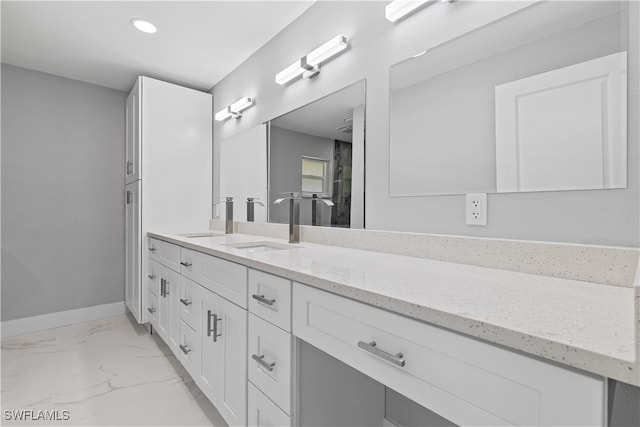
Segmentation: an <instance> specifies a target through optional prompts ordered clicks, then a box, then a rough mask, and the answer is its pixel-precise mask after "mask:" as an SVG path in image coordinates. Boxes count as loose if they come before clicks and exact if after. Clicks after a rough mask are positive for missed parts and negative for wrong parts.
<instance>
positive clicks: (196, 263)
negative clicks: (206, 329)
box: [180, 248, 247, 308]
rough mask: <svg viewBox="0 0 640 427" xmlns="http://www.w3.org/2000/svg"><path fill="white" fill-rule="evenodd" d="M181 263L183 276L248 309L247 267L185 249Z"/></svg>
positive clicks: (183, 249)
mask: <svg viewBox="0 0 640 427" xmlns="http://www.w3.org/2000/svg"><path fill="white" fill-rule="evenodd" d="M180 262H181V263H182V265H181V268H182V269H181V273H182V275H183V276H185V277H188V278H189V279H191V280H193V281H194V282H196V283H199V284H200V285H202V286H204V287H205V288H207V289H209V290H210V291H213V292H215V293H217V294H218V295H220V296H222V297H224V298H226V299H228V300H229V301H231V302H233V303H235V304H237V305H239V306H240V307H242V308H247V267H244V266H242V265H240V264H235V263H233V262H229V261H226V260H223V259H220V258H216V257H213V256H210V255H206V254H203V253H200V252H195V251H192V250H189V249H185V248H182V254H181V261H180Z"/></svg>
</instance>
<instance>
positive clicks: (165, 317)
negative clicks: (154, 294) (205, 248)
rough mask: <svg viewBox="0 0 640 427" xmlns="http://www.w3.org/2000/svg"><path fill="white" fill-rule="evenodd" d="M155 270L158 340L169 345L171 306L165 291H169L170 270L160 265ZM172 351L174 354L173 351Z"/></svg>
mask: <svg viewBox="0 0 640 427" xmlns="http://www.w3.org/2000/svg"><path fill="white" fill-rule="evenodd" d="M156 269H157V271H158V278H159V279H158V280H159V283H160V292H159V293H158V324H157V326H156V328H157V331H158V335H159V336H160V338H162V339H163V340H164V342H166V343H167V344H169V331H170V326H169V322H170V319H171V317H170V316H171V305H170V302H169V299H170V297H169V295H170V294H167V290H168V289H169V286H168V285H167V282H168V281H169V271H171V270H169V269H168V268H167V267H165V266H163V265H160V264H157V265H156ZM169 292H170V290H169ZM169 347H171V346H169ZM172 350H174V352H175V349H172Z"/></svg>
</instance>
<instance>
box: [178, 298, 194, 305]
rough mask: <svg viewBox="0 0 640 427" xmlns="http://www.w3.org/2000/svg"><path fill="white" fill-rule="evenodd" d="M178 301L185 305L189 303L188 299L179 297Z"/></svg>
mask: <svg viewBox="0 0 640 427" xmlns="http://www.w3.org/2000/svg"><path fill="white" fill-rule="evenodd" d="M180 302H181V303H183V304H184V305H187V306H189V305H191V301H189V300H188V299H184V298H180Z"/></svg>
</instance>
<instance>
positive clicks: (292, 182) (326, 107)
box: [268, 81, 365, 227]
mask: <svg viewBox="0 0 640 427" xmlns="http://www.w3.org/2000/svg"><path fill="white" fill-rule="evenodd" d="M364 104H365V83H364V81H361V82H358V83H356V84H354V85H351V86H348V87H346V88H344V89H342V90H339V91H337V92H334V93H332V94H331V95H328V96H326V97H324V98H321V99H319V100H317V101H314V102H312V103H310V104H307V105H305V106H303V107H301V108H298V109H297V110H294V111H291V112H289V113H287V114H285V115H283V116H280V117H278V118H276V119H273V120H271V121H270V122H269V201H270V203H269V204H268V207H269V222H276V223H283V224H285V223H288V222H289V217H288V215H289V212H288V209H287V206H284V205H274V204H273V201H274V200H276V199H277V198H279V197H282V194H283V193H291V192H295V193H300V194H301V201H300V224H301V225H318V226H325V227H354V226H356V227H358V226H359V227H362V224H363V221H364V219H363V218H364V194H363V193H362V191H361V190H357V189H358V188H363V185H362V184H360V185H355V186H354V185H353V184H354V183H353V181H354V176H355V179H359V180H360V181H362V182H364V135H365V133H364V128H365V126H364ZM354 156H360V158H361V161H360V162H357V166H354V162H353V159H354ZM354 167H355V168H356V169H355V170H354ZM354 188H355V189H356V191H357V193H354Z"/></svg>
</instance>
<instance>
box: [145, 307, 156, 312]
mask: <svg viewBox="0 0 640 427" xmlns="http://www.w3.org/2000/svg"><path fill="white" fill-rule="evenodd" d="M147 310H149V313H151V314H153V313H155V312H156V309H155V308H153V307H149V308H147Z"/></svg>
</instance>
